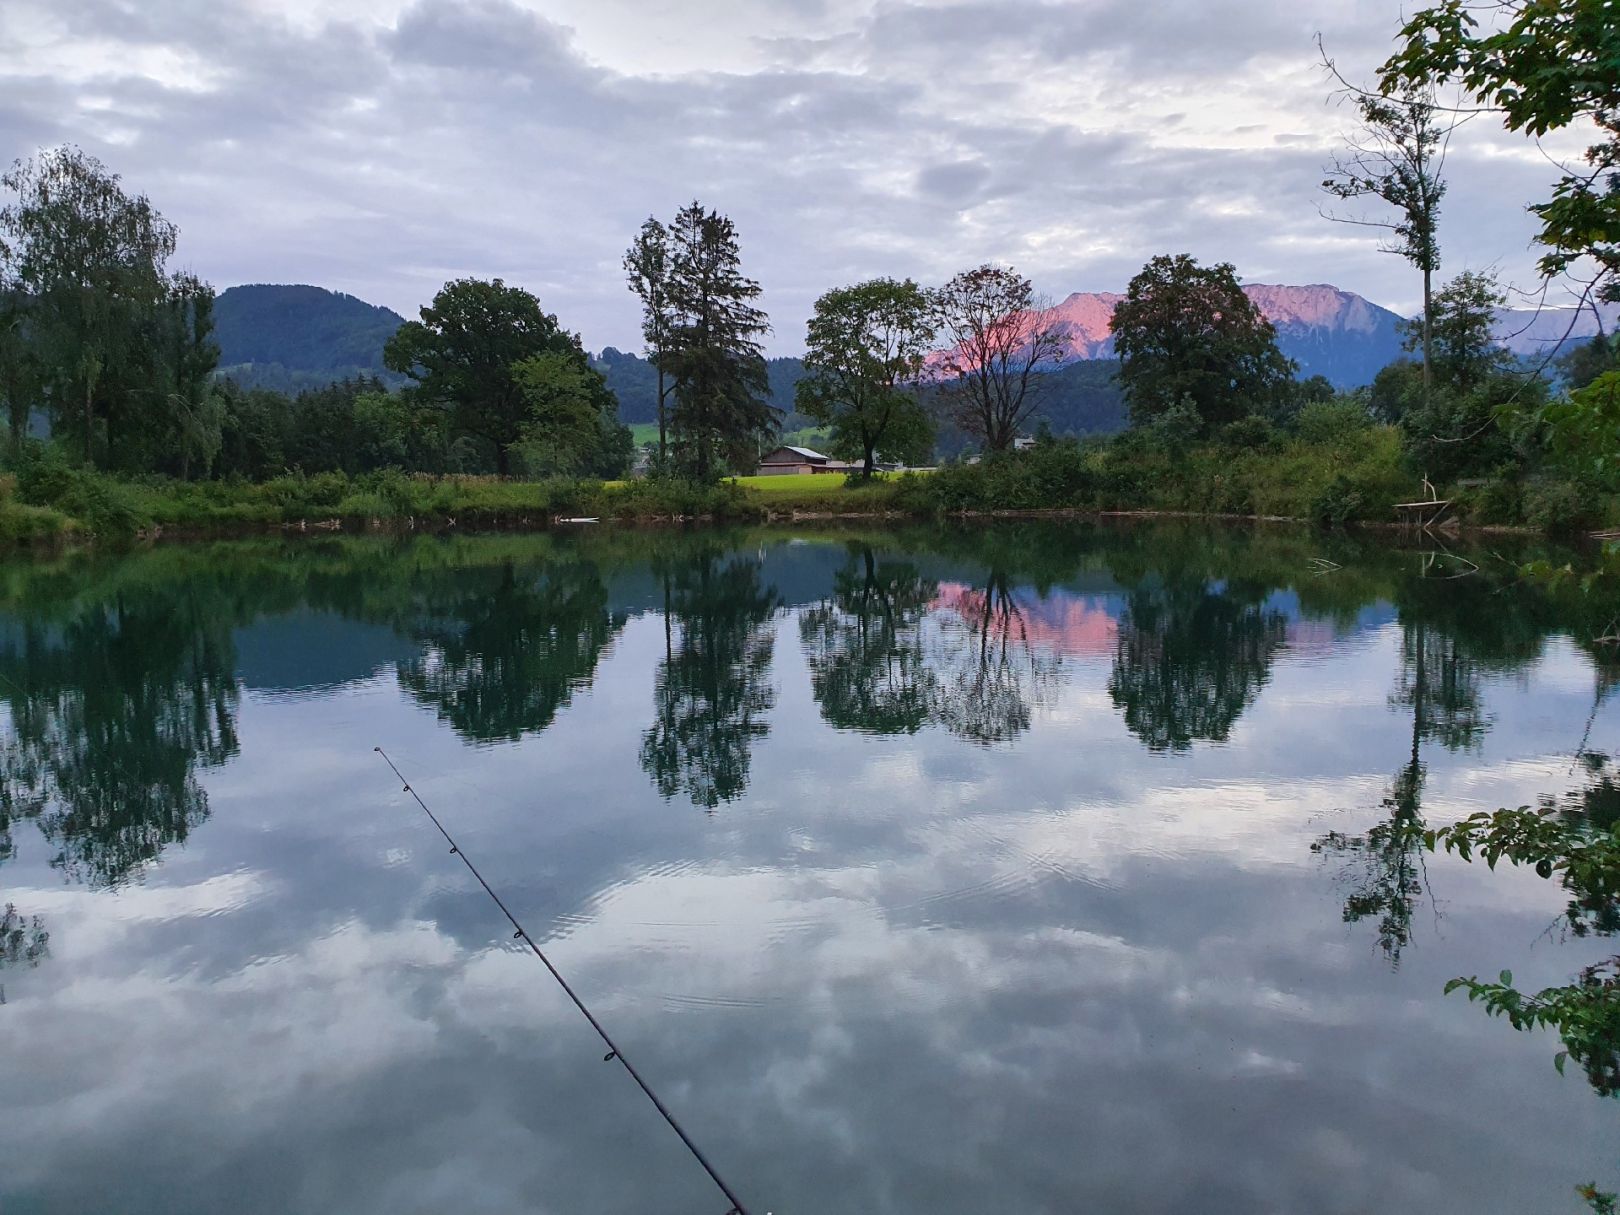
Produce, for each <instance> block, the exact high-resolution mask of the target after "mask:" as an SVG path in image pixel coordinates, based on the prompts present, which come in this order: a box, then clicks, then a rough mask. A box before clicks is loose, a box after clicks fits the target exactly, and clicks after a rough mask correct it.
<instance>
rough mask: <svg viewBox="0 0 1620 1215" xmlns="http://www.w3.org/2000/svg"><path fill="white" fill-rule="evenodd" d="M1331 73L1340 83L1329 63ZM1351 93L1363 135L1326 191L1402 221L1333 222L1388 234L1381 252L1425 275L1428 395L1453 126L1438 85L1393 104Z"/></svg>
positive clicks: (1349, 141) (1406, 93)
mask: <svg viewBox="0 0 1620 1215" xmlns="http://www.w3.org/2000/svg"><path fill="white" fill-rule="evenodd" d="M1328 66H1329V68H1330V69H1331V70H1333V72H1334V74H1335V75H1336V76H1337V74H1338V72H1337V69H1336V68H1333V65H1332V62H1331V60H1330V61H1329V62H1328ZM1341 80H1342V77H1341ZM1349 91H1350V93H1351V95H1352V97H1353V100H1354V103H1355V107H1356V111H1357V114H1358V116H1359V118H1360V121H1361V128H1360V130H1359V131H1357V132H1355V133H1354V134H1352V135H1349V136H1347V137H1346V140H1345V143H1346V151H1345V152H1344V153H1343V154H1342V155H1340V156H1339V157H1338V158H1336V159H1335V160H1334V162H1333V164H1332V165H1331V166H1330V167H1329V169H1328V176H1327V179H1326V180H1325V181H1323V182H1322V188H1323V189H1324V190H1326V191H1327V192H1328V193H1329V194H1332V195H1334V196H1335V197H1337V198H1341V199H1345V200H1349V199H1356V198H1376V199H1379V200H1380V201H1382V202H1384V203H1386V204H1388V205H1389V206H1390V207H1393V208H1394V209H1395V211H1396V213H1397V214H1396V217H1395V218H1394V219H1386V220H1375V219H1367V218H1365V217H1361V216H1337V215H1335V216H1330V217H1329V218H1331V219H1336V220H1339V221H1340V222H1343V223H1353V224H1361V225H1364V226H1367V227H1374V228H1383V229H1385V230H1386V231H1388V232H1389V233H1390V234H1391V239H1390V240H1389V242H1388V243H1386V244H1385V245H1383V246H1382V248H1383V251H1384V252H1386V253H1394V254H1398V255H1399V256H1401V257H1404V258H1405V259H1406V260H1407V261H1409V262H1411V263H1412V265H1413V266H1415V267H1416V268H1417V269H1418V270H1419V271H1420V272H1421V273H1422V275H1423V317H1422V333H1421V337H1422V349H1423V388H1424V391H1425V392H1427V391H1428V387H1429V382H1430V371H1429V363H1430V355H1431V352H1430V349H1429V345H1430V322H1431V318H1432V316H1433V310H1434V303H1433V300H1434V272H1435V271H1436V270H1437V269H1438V268H1439V266H1440V241H1439V236H1438V228H1439V222H1440V200H1441V198H1443V197H1444V196H1445V192H1446V184H1445V182H1444V181H1443V180H1442V179H1441V177H1440V173H1441V170H1442V168H1443V167H1444V164H1445V152H1446V142H1447V140H1448V139H1449V138H1450V136H1451V130H1452V127H1453V126H1454V125H1455V123H1454V122H1452V123H1448V122H1445V121H1442V120H1441V119H1440V117H1439V113H1440V111H1439V108H1438V107H1437V106H1436V105H1435V100H1434V89H1433V86H1432V84H1428V83H1424V84H1411V83H1408V84H1406V85H1404V86H1403V87H1402V89H1401V91H1400V93H1399V94H1398V95H1396V96H1389V97H1385V96H1380V95H1378V94H1376V93H1368V92H1365V91H1363V90H1360V89H1350V90H1349Z"/></svg>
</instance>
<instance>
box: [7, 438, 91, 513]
mask: <svg viewBox="0 0 1620 1215" xmlns="http://www.w3.org/2000/svg"><path fill="white" fill-rule="evenodd" d="M14 463H15V466H16V472H17V499H18V501H20V502H27V503H29V504H30V505H32V506H55V505H56V504H57V503H58V502H60V501H61V500H62V498H63V497H64V496H65V495H66V494H67V492H68V491H69V490H70V489H71V488H72V487H73V483H74V479H75V477H76V476H77V474H78V470H77V469H76V468H74V466H73V465H72V464H70V463H69V462H68V460H67V457H66V456H64V455H63V454H62V452H61V450H60V449H59V448H56V447H51V446H48V445H46V444H44V443H39V442H35V441H34V440H32V439H30V440H27V441H25V442H24V443H23V445H22V446H21V447H20V448H19V449H18V450H17V454H16V457H15V460H14Z"/></svg>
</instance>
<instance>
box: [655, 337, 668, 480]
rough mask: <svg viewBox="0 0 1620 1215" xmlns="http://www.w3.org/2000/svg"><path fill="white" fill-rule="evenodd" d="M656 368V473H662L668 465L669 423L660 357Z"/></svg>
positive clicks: (662, 362)
mask: <svg viewBox="0 0 1620 1215" xmlns="http://www.w3.org/2000/svg"><path fill="white" fill-rule="evenodd" d="M657 367H658V471H659V472H664V471H665V470H666V469H667V467H668V465H669V422H668V414H667V413H666V412H665V410H664V359H663V356H662V355H660V356H659V357H658V359H657Z"/></svg>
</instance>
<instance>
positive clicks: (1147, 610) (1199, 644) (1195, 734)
mask: <svg viewBox="0 0 1620 1215" xmlns="http://www.w3.org/2000/svg"><path fill="white" fill-rule="evenodd" d="M1268 590H1269V588H1267V587H1265V586H1263V585H1260V584H1257V583H1254V582H1251V581H1248V580H1233V581H1227V582H1225V583H1224V584H1223V583H1216V582H1213V581H1212V580H1211V579H1209V578H1208V577H1206V576H1205V575H1203V574H1201V573H1198V572H1195V571H1190V570H1174V571H1167V572H1166V573H1164V574H1162V575H1159V576H1152V575H1149V576H1147V577H1145V578H1143V579H1142V582H1141V583H1140V584H1138V585H1136V586H1134V587H1133V588H1132V590H1131V593H1130V599H1129V603H1128V606H1127V607H1126V609H1125V613H1124V615H1123V617H1122V618H1121V620H1120V627H1119V646H1118V648H1117V649H1116V651H1115V653H1114V669H1113V674H1112V675H1111V676H1110V677H1109V680H1108V694H1109V696H1111V697H1112V698H1113V701H1114V704H1115V706H1117V707H1118V709H1119V711H1120V713H1121V714H1123V716H1124V718H1125V725H1126V726H1127V727H1128V728H1129V729H1130V731H1131V733H1132V734H1134V735H1136V736H1137V737H1138V738H1140V739H1141V740H1142V742H1143V743H1144V744H1145V745H1146V746H1147V747H1148V748H1149V749H1150V750H1153V751H1185V750H1187V749H1188V748H1189V747H1191V746H1192V745H1193V743H1194V742H1196V741H1200V740H1202V741H1207V742H1225V741H1226V739H1227V738H1228V737H1229V736H1230V735H1231V732H1232V726H1233V725H1234V724H1235V723H1236V722H1237V720H1238V718H1239V717H1241V716H1242V715H1243V711H1244V710H1245V709H1247V708H1248V707H1249V705H1250V704H1252V703H1253V701H1254V698H1255V696H1256V695H1257V694H1258V693H1259V691H1260V689H1261V687H1262V686H1264V684H1265V682H1266V678H1267V675H1268V674H1269V672H1270V669H1271V662H1272V659H1273V658H1274V657H1275V656H1276V653H1277V651H1278V649H1279V648H1281V646H1282V644H1283V640H1284V638H1285V636H1286V634H1287V626H1288V622H1287V619H1286V618H1285V617H1284V616H1283V614H1282V613H1281V612H1280V611H1277V610H1276V609H1274V608H1272V607H1270V606H1268V604H1267V602H1266V598H1267V594H1268Z"/></svg>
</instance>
